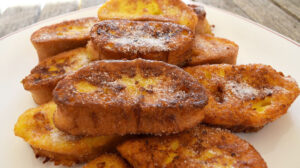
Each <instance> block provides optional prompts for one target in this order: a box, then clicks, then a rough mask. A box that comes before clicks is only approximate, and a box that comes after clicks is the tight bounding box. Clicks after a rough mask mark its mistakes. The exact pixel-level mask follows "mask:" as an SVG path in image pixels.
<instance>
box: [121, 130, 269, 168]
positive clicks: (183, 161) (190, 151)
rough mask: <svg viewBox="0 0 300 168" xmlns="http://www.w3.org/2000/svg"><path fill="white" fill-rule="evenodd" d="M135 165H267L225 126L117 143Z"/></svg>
mask: <svg viewBox="0 0 300 168" xmlns="http://www.w3.org/2000/svg"><path fill="white" fill-rule="evenodd" d="M117 149H118V151H119V152H120V153H121V155H122V156H123V157H124V158H125V159H126V160H127V161H128V162H129V163H130V164H131V165H132V166H133V167H135V168H148V167H167V168H173V167H174V168H175V167H176V168H179V167H180V168H181V167H188V168H266V167H267V165H266V163H265V161H264V159H263V158H262V157H261V156H260V154H259V153H258V152H257V151H256V150H255V149H254V147H253V146H251V145H250V144H249V143H248V142H246V141H244V140H242V139H240V138H239V137H238V136H236V135H234V134H232V133H230V132H229V131H227V130H223V129H220V128H210V127H207V126H203V125H200V126H197V127H195V128H193V129H191V130H188V131H185V132H182V133H180V134H177V135H172V136H162V137H150V138H140V139H133V140H128V141H126V142H125V143H123V144H122V145H120V146H118V147H117Z"/></svg>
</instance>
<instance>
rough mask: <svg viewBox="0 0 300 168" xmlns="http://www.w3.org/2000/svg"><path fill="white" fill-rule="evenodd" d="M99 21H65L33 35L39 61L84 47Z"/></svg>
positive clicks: (90, 18)
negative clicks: (92, 29) (93, 27)
mask: <svg viewBox="0 0 300 168" xmlns="http://www.w3.org/2000/svg"><path fill="white" fill-rule="evenodd" d="M97 21H98V19H97V18H95V17H88V18H81V19H76V20H69V21H64V22H61V23H57V24H53V25H50V26H45V27H42V28H40V29H39V30H37V31H35V32H34V33H33V34H32V35H31V42H32V44H33V46H34V47H35V49H36V51H37V53H38V56H39V61H42V60H44V59H46V58H48V57H51V56H54V55H56V54H58V53H61V52H63V51H67V50H71V49H74V48H78V47H83V46H85V45H86V43H87V41H88V40H89V31H90V28H91V27H92V26H93V25H94V24H95V23H96V22H97Z"/></svg>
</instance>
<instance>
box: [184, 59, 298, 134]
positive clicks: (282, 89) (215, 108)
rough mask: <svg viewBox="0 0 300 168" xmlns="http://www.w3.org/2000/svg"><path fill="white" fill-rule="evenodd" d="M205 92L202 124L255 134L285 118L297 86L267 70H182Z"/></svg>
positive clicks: (223, 67) (212, 67)
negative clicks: (206, 99) (282, 117)
mask: <svg viewBox="0 0 300 168" xmlns="http://www.w3.org/2000/svg"><path fill="white" fill-rule="evenodd" d="M185 71H187V72H188V73H190V74H191V75H192V76H194V77H195V78H196V79H198V81H199V82H200V83H201V84H203V85H204V86H205V88H206V89H207V91H208V95H209V101H208V105H207V106H206V107H205V108H204V109H205V119H204V122H205V123H207V124H211V125H217V126H220V127H223V128H228V129H231V130H233V131H245V132H249V131H257V130H259V129H260V128H262V127H263V126H264V125H266V124H267V123H269V122H272V121H274V120H276V119H277V118H279V117H280V116H282V115H283V114H285V113H286V112H287V109H288V108H289V106H290V105H291V104H292V103H293V101H294V100H295V99H296V98H297V96H298V95H299V93H300V91H299V88H298V85H297V83H296V82H295V81H293V80H292V78H290V77H285V76H284V75H283V74H282V73H281V72H276V71H275V70H274V69H273V68H272V67H271V66H267V65H261V64H250V65H225V64H222V65H203V66H196V67H188V68H185Z"/></svg>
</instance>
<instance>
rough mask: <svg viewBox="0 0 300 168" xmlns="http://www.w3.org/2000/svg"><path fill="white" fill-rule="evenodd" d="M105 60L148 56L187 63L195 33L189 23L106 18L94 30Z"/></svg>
mask: <svg viewBox="0 0 300 168" xmlns="http://www.w3.org/2000/svg"><path fill="white" fill-rule="evenodd" d="M90 36H91V40H92V44H93V47H94V48H95V50H97V51H98V52H99V55H100V58H102V59H129V60H131V59H135V58H144V59H150V60H158V61H164V62H168V63H170V64H175V65H179V66H181V65H184V64H185V63H186V62H187V60H188V59H189V58H190V55H191V54H189V53H190V52H191V47H192V42H193V39H194V35H193V32H192V31H191V30H190V29H189V28H188V27H186V26H182V25H178V24H175V23H169V22H159V21H130V20H106V21H102V22H99V23H98V24H95V25H94V26H93V28H92V30H91V32H90Z"/></svg>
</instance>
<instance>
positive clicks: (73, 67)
mask: <svg viewBox="0 0 300 168" xmlns="http://www.w3.org/2000/svg"><path fill="white" fill-rule="evenodd" d="M96 59H97V58H96V57H94V56H93V55H92V54H91V53H89V51H87V49H85V48H77V49H73V50H70V51H66V52H63V53H60V54H58V55H56V56H53V57H50V58H47V59H45V60H43V61H41V62H40V63H39V64H38V65H37V66H36V67H34V68H33V69H32V70H31V73H30V74H29V75H28V76H26V77H25V78H24V79H23V80H22V83H23V86H24V88H25V90H28V91H30V92H31V94H32V97H33V100H34V101H35V102H36V103H37V104H43V103H47V102H49V101H50V100H52V90H53V89H54V88H55V86H56V84H57V83H58V81H60V80H61V79H63V78H64V77H65V76H66V75H67V74H69V73H73V72H75V71H77V70H78V69H80V68H81V67H83V66H85V65H87V64H88V63H89V62H91V61H93V60H96Z"/></svg>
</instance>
